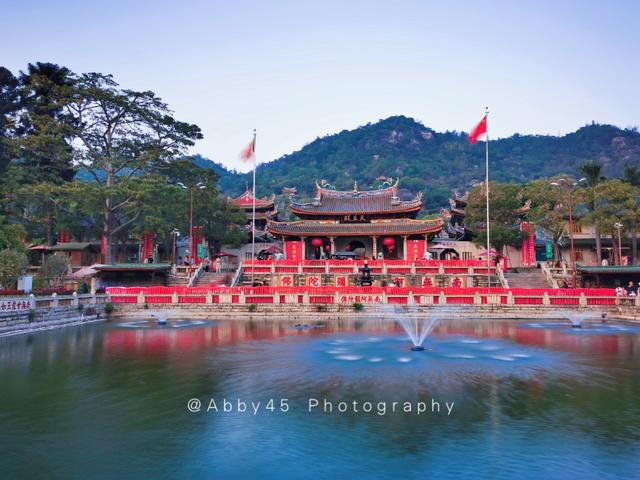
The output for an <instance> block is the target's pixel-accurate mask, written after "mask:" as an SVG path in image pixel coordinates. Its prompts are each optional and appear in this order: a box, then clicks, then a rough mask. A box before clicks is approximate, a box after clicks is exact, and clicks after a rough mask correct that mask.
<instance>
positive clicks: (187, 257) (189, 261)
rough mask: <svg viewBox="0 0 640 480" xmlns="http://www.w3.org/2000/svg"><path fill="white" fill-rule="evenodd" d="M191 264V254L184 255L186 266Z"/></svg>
mask: <svg viewBox="0 0 640 480" xmlns="http://www.w3.org/2000/svg"><path fill="white" fill-rule="evenodd" d="M189 265H191V259H190V258H189V255H187V256H186V257H184V266H185V267H188V266H189Z"/></svg>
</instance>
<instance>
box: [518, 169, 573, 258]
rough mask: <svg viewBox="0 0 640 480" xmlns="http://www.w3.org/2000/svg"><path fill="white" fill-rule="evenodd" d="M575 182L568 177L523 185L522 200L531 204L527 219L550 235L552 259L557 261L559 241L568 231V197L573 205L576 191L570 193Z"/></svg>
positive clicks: (541, 180)
mask: <svg viewBox="0 0 640 480" xmlns="http://www.w3.org/2000/svg"><path fill="white" fill-rule="evenodd" d="M574 183H575V180H574V179H572V178H570V177H561V178H558V177H555V178H552V179H545V178H543V179H539V180H535V181H533V182H529V183H528V184H526V185H524V188H523V195H524V198H526V199H527V200H529V201H530V202H531V205H530V209H529V212H528V214H527V219H528V220H530V221H532V222H533V223H535V224H536V225H540V226H541V227H542V228H544V229H545V230H547V231H548V232H550V233H551V238H552V243H553V257H554V259H556V260H557V259H559V257H560V255H559V241H560V239H561V238H562V237H563V236H564V235H565V234H566V233H567V231H568V218H569V195H572V196H573V198H572V202H573V204H574V205H575V204H576V203H577V202H578V201H579V195H577V193H578V191H576V190H574V191H570V189H572V188H573V184H574Z"/></svg>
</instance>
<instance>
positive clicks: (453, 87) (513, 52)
mask: <svg viewBox="0 0 640 480" xmlns="http://www.w3.org/2000/svg"><path fill="white" fill-rule="evenodd" d="M453 3H454V2H429V1H404V0H398V1H394V2H356V1H351V2H347V1H343V2H340V1H333V0H328V1H323V2H305V1H291V2H282V1H274V2H250V1H245V2H222V1H212V2H206V1H197V0H185V1H181V2H172V1H167V0H156V1H149V0H141V1H131V2H127V1H123V0H112V1H110V2H97V1H87V0H85V1H82V0H73V1H72V0H69V1H58V2H54V1H46V0H39V1H36V0H2V2H0V16H1V17H2V25H3V39H2V44H1V45H2V46H1V47H0V54H1V55H0V65H3V66H5V67H7V68H9V69H10V70H11V71H13V72H14V73H17V72H18V71H19V70H21V69H25V67H26V65H27V63H29V62H35V61H49V62H54V63H58V64H60V65H64V66H66V67H68V68H70V69H71V70H73V71H75V72H77V73H81V72H88V71H99V72H103V73H111V74H113V75H114V77H115V80H116V81H118V82H119V83H120V84H121V85H122V86H123V87H125V88H131V89H144V90H153V91H154V92H156V93H157V94H158V95H159V96H160V97H162V98H163V100H165V101H166V102H167V103H168V104H169V105H170V107H171V108H172V109H173V110H174V111H175V113H176V117H177V118H178V119H180V120H183V121H188V122H192V123H196V124H197V125H199V126H200V127H201V128H202V130H203V134H204V137H205V138H204V140H202V141H200V142H198V144H197V145H196V147H195V148H194V149H193V153H200V154H202V155H204V156H206V157H208V158H210V159H212V160H214V161H217V162H220V163H222V164H224V165H225V166H227V167H230V168H238V169H240V170H247V169H248V166H247V165H246V164H242V163H241V162H240V160H239V159H238V154H239V152H240V151H241V150H242V148H243V147H244V146H245V145H246V144H247V143H248V142H249V140H250V138H251V133H252V130H253V128H256V129H257V131H258V143H257V154H258V159H259V161H260V162H264V161H270V160H273V159H275V158H278V157H280V156H281V155H283V154H287V153H291V152H293V151H295V150H298V149H300V148H301V147H303V146H304V145H305V144H307V143H310V142H311V141H313V140H314V139H315V138H317V137H319V136H324V135H327V134H332V133H336V132H339V131H340V130H343V129H351V128H355V127H357V126H359V125H364V124H366V123H368V122H375V121H377V120H379V119H381V118H386V117H388V116H391V115H407V116H411V117H414V118H415V119H416V120H419V121H421V122H422V123H424V124H425V125H426V126H428V127H431V128H433V129H435V130H437V131H444V130H459V131H468V130H469V129H470V128H471V127H473V125H474V124H475V123H476V122H477V121H479V120H480V118H481V117H482V114H483V112H484V107H485V105H487V106H489V109H490V111H491V116H490V123H489V128H490V134H491V136H492V137H504V136H509V135H512V134H513V133H516V132H518V133H522V134H553V135H558V134H565V133H568V132H571V131H574V130H576V129H577V128H579V127H581V126H582V125H584V124H586V123H589V122H591V121H592V120H595V121H596V122H600V123H611V124H614V125H617V126H620V127H623V128H626V127H634V126H638V125H640V93H639V92H638V80H639V79H640V62H639V59H640V2H638V1H617V2H616V1H612V2H601V1H600V2H596V1H582V2H579V1H540V2H524V1H521V2H516V1H503V2H500V1H484V2H479V1H460V2H455V5H447V4H453Z"/></svg>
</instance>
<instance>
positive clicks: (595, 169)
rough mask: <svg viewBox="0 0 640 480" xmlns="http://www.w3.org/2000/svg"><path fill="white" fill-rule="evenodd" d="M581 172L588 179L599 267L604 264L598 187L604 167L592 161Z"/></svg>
mask: <svg viewBox="0 0 640 480" xmlns="http://www.w3.org/2000/svg"><path fill="white" fill-rule="evenodd" d="M579 171H580V172H581V173H582V174H583V175H584V176H585V178H586V179H587V184H588V187H589V188H588V195H587V197H586V204H587V208H588V210H589V212H590V215H587V220H590V221H591V222H592V223H593V227H594V235H595V239H596V259H597V261H598V265H600V264H601V263H602V238H601V234H600V217H599V215H598V214H596V210H597V204H598V185H599V184H600V183H601V182H602V181H603V180H604V178H603V177H602V165H600V164H599V163H597V162H596V161H594V160H590V161H588V162H587V163H585V164H583V165H582V166H580V168H579Z"/></svg>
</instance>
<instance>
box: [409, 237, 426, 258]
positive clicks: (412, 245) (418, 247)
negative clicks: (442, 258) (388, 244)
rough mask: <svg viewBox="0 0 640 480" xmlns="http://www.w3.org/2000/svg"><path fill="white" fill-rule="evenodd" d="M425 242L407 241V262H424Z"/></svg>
mask: <svg viewBox="0 0 640 480" xmlns="http://www.w3.org/2000/svg"><path fill="white" fill-rule="evenodd" d="M424 247H425V241H424V240H407V260H409V261H412V260H422V259H423V257H424Z"/></svg>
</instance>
